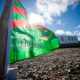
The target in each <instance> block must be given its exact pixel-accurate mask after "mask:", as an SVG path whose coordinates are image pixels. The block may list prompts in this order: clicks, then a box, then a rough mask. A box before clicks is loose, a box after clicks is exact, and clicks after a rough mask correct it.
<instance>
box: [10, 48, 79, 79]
mask: <svg viewBox="0 0 80 80" xmlns="http://www.w3.org/2000/svg"><path fill="white" fill-rule="evenodd" d="M10 67H17V68H18V73H17V79H18V80H80V48H64V49H59V50H56V51H54V52H52V53H48V54H45V55H42V56H38V57H34V58H31V59H27V60H23V61H19V62H16V63H14V64H11V65H10Z"/></svg>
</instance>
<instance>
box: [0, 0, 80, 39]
mask: <svg viewBox="0 0 80 80" xmlns="http://www.w3.org/2000/svg"><path fill="white" fill-rule="evenodd" d="M1 1H3V0H1ZM1 1H0V3H3V5H4V4H5V0H4V2H1ZM20 2H21V3H22V5H23V6H24V8H25V9H26V11H27V13H28V16H29V22H30V23H31V24H34V23H37V24H40V25H42V26H45V27H47V28H48V29H50V30H52V31H53V32H54V33H55V34H56V35H77V36H78V39H80V0H20ZM3 5H1V4H0V10H2V9H3ZM0 16H1V11H0Z"/></svg>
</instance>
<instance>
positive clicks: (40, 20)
mask: <svg viewBox="0 0 80 80" xmlns="http://www.w3.org/2000/svg"><path fill="white" fill-rule="evenodd" d="M29 16H30V17H29V23H30V24H41V25H44V24H45V23H46V24H51V22H52V18H50V17H49V16H48V17H46V18H45V17H44V16H41V15H40V14H35V13H31V14H30V15H29Z"/></svg>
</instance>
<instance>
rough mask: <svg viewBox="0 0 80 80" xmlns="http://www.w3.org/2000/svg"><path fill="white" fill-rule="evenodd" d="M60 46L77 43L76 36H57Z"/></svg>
mask: <svg viewBox="0 0 80 80" xmlns="http://www.w3.org/2000/svg"><path fill="white" fill-rule="evenodd" d="M57 38H58V39H59V42H60V44H68V43H79V41H78V38H77V36H67V35H66V36H64V35H57Z"/></svg>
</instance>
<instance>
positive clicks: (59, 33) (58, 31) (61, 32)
mask: <svg viewBox="0 0 80 80" xmlns="http://www.w3.org/2000/svg"><path fill="white" fill-rule="evenodd" d="M55 33H56V34H58V35H63V34H65V31H64V30H56V31H55Z"/></svg>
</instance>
